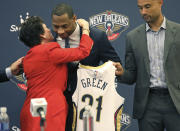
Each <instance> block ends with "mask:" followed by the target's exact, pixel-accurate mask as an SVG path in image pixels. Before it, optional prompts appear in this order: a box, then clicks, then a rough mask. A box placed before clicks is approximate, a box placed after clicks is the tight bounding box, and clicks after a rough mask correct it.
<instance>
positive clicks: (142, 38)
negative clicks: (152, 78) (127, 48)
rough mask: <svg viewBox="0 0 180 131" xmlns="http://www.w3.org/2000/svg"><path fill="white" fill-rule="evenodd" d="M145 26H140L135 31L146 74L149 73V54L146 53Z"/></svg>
mask: <svg viewBox="0 0 180 131" xmlns="http://www.w3.org/2000/svg"><path fill="white" fill-rule="evenodd" d="M145 27H146V26H145V24H143V26H141V28H140V29H139V30H138V31H137V33H138V36H139V42H140V47H139V48H141V51H142V55H143V56H144V63H145V68H146V70H147V72H148V74H149V73H150V66H149V65H150V64H149V53H148V47H147V37H146V28H145Z"/></svg>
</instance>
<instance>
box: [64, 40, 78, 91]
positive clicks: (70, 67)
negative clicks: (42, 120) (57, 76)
mask: <svg viewBox="0 0 180 131" xmlns="http://www.w3.org/2000/svg"><path fill="white" fill-rule="evenodd" d="M65 48H70V45H69V38H66V39H65ZM77 66H78V64H76V63H74V62H69V63H67V67H68V81H67V90H68V91H71V90H72V89H71V88H72V85H74V83H73V78H74V74H75V72H76V70H77Z"/></svg>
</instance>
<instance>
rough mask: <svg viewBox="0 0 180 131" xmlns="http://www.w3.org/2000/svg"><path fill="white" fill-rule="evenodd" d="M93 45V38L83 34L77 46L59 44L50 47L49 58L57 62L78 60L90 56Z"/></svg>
mask: <svg viewBox="0 0 180 131" xmlns="http://www.w3.org/2000/svg"><path fill="white" fill-rule="evenodd" d="M92 45H93V40H92V39H91V38H90V37H89V36H88V35H85V34H83V35H82V37H81V41H80V44H79V47H77V48H61V47H60V46H58V45H56V46H54V47H52V48H50V49H49V51H48V53H49V54H48V55H49V59H50V61H52V62H53V63H55V64H59V63H68V62H71V61H78V60H81V59H84V58H85V57H87V56H89V54H90V51H91V48H92Z"/></svg>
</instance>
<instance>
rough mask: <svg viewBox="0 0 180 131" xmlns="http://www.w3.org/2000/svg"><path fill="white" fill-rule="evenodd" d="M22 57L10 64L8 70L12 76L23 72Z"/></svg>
mask: <svg viewBox="0 0 180 131" xmlns="http://www.w3.org/2000/svg"><path fill="white" fill-rule="evenodd" d="M23 58H24V57H21V58H19V59H18V60H17V61H15V62H14V63H12V64H11V66H10V69H11V73H12V74H13V75H19V74H20V73H22V72H23V66H22V61H23Z"/></svg>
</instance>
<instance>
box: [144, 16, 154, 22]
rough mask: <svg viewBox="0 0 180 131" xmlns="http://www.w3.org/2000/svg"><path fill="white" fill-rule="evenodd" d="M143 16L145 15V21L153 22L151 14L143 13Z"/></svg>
mask: <svg viewBox="0 0 180 131" xmlns="http://www.w3.org/2000/svg"><path fill="white" fill-rule="evenodd" d="M142 17H143V19H144V21H146V22H147V23H151V22H152V18H151V16H150V15H143V16H142Z"/></svg>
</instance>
